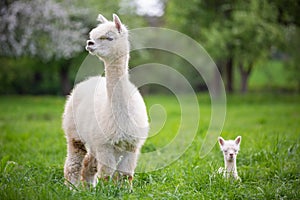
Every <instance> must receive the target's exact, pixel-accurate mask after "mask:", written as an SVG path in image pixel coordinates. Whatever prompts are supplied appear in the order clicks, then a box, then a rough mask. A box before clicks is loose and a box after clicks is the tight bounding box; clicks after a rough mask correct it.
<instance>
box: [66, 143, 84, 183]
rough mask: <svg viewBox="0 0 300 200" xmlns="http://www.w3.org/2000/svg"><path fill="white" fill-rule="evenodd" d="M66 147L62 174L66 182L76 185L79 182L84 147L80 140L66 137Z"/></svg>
mask: <svg viewBox="0 0 300 200" xmlns="http://www.w3.org/2000/svg"><path fill="white" fill-rule="evenodd" d="M67 149H68V154H67V159H66V162H65V166H64V176H65V179H66V183H67V182H70V183H71V184H73V185H75V186H77V185H78V184H79V182H80V171H81V166H82V160H83V158H84V156H85V154H86V149H85V147H84V144H83V143H82V142H81V141H80V140H75V139H74V138H72V139H68V143H67Z"/></svg>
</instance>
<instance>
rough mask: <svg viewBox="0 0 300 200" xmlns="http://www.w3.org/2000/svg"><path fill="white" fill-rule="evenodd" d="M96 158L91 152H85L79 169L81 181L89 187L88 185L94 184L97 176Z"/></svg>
mask: <svg viewBox="0 0 300 200" xmlns="http://www.w3.org/2000/svg"><path fill="white" fill-rule="evenodd" d="M96 173H97V160H96V158H95V157H94V156H93V155H92V154H86V156H85V157H84V159H83V165H82V170H81V181H82V183H83V184H84V185H85V184H87V186H88V187H89V186H90V185H93V186H96V183H97V180H96V179H97V178H95V174H96Z"/></svg>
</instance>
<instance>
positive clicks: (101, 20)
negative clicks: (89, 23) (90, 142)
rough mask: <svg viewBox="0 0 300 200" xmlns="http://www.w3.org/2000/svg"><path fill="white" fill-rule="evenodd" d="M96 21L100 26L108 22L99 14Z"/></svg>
mask: <svg viewBox="0 0 300 200" xmlns="http://www.w3.org/2000/svg"><path fill="white" fill-rule="evenodd" d="M97 21H98V22H100V23H102V24H104V23H106V22H108V20H107V19H106V18H105V17H104V16H103V15H101V14H99V15H98V17H97Z"/></svg>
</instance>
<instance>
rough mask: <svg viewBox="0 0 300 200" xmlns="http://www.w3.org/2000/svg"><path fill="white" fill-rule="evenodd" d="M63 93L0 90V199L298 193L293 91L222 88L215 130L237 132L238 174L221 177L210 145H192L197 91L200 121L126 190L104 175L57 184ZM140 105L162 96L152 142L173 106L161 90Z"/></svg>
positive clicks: (204, 114)
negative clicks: (169, 159) (169, 157)
mask: <svg viewBox="0 0 300 200" xmlns="http://www.w3.org/2000/svg"><path fill="white" fill-rule="evenodd" d="M64 101H65V99H63V98H57V97H20V96H16V97H0V147H1V151H0V196H1V199H298V197H299V195H300V192H299V185H300V180H299V176H300V170H299V166H298V165H299V163H300V135H299V133H300V126H299V123H298V122H299V120H300V106H299V102H300V96H295V95H287V96H286V95H282V94H280V95H270V94H255V95H254V94H253V95H244V96H229V97H228V106H227V118H226V122H225V126H224V129H223V133H222V136H224V138H226V139H230V138H235V137H236V136H237V135H242V137H243V140H242V143H241V150H240V153H239V156H238V158H237V166H238V171H239V175H240V176H241V178H242V182H234V181H227V180H224V179H223V177H222V176H220V175H219V174H217V173H216V172H217V170H218V168H219V167H221V166H223V165H224V163H223V157H222V154H221V152H220V150H219V147H218V145H216V146H215V147H214V149H213V150H212V151H211V152H210V153H209V155H208V156H206V157H205V158H204V159H200V158H199V150H200V148H201V142H202V141H203V138H204V135H205V133H206V129H207V127H208V123H209V122H210V109H211V108H210V99H209V96H208V95H206V94H200V95H199V105H200V112H201V119H200V124H199V125H200V128H199V130H198V134H197V136H196V138H195V139H194V142H193V143H192V145H191V146H190V147H189V149H188V150H187V151H186V152H185V154H184V155H183V156H182V157H181V158H180V159H178V160H177V161H176V162H174V163H173V164H171V165H170V166H168V167H166V168H164V169H161V170H158V171H155V172H151V173H139V174H136V175H135V179H134V191H133V192H132V193H130V192H129V191H128V188H127V187H126V186H121V185H115V184H114V183H113V182H111V181H109V182H106V183H100V184H99V185H98V186H97V187H96V188H94V189H91V190H84V189H82V188H81V189H78V190H73V191H72V190H69V189H68V188H67V187H66V186H65V185H64V179H63V164H64V159H65V155H66V144H65V138H64V135H63V132H62V130H61V114H62V112H63V104H64ZM145 101H146V104H147V107H148V108H149V107H150V106H151V105H153V104H155V103H159V102H162V104H163V105H164V107H165V109H166V112H167V114H168V120H167V122H166V125H165V127H164V128H163V129H162V130H161V132H160V133H159V134H158V135H157V136H155V137H152V138H151V139H150V140H148V141H147V142H146V144H145V146H144V148H145V149H144V150H145V151H147V150H153V149H155V148H159V147H160V146H161V145H164V144H166V143H167V142H168V141H170V139H171V138H173V137H174V130H176V127H177V126H178V123H179V121H180V108H179V107H178V106H179V105H177V104H178V102H177V101H176V100H174V99H173V98H171V97H169V96H151V97H150V96H149V97H146V98H145Z"/></svg>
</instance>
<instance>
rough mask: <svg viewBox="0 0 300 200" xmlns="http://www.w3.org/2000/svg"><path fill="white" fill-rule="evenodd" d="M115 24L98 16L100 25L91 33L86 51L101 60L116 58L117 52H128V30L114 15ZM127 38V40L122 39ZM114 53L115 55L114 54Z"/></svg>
mask: <svg viewBox="0 0 300 200" xmlns="http://www.w3.org/2000/svg"><path fill="white" fill-rule="evenodd" d="M113 17H114V20H113V22H111V21H108V20H107V19H105V18H104V17H103V16H102V15H99V16H98V21H100V24H99V25H98V26H97V27H96V28H94V29H93V30H92V31H91V32H90V39H89V40H87V45H86V50H87V51H89V52H90V53H91V54H92V55H96V56H98V57H99V58H100V59H104V60H107V58H114V57H116V56H120V55H114V54H116V53H117V52H120V53H122V52H123V50H124V52H126V51H127V48H128V47H127V46H128V45H127V44H126V42H127V30H126V28H125V26H123V25H122V23H121V21H120V19H119V17H118V16H117V15H113ZM124 37H126V39H122V38H124ZM113 53H114V54H113Z"/></svg>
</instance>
